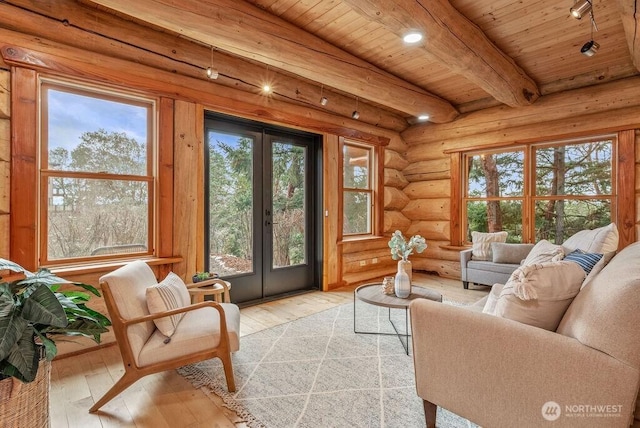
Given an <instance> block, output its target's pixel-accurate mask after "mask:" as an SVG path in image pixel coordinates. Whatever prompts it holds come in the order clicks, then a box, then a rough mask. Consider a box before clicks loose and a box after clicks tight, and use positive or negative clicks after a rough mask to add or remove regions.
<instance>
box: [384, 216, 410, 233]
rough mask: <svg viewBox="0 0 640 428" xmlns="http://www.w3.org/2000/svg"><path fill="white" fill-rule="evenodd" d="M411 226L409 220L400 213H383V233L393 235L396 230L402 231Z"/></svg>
mask: <svg viewBox="0 0 640 428" xmlns="http://www.w3.org/2000/svg"><path fill="white" fill-rule="evenodd" d="M409 226H411V220H409V219H408V218H407V217H406V216H405V215H404V214H402V213H401V212H400V211H385V212H384V232H385V233H393V232H395V231H396V230H400V231H404V230H407V229H408V228H409Z"/></svg>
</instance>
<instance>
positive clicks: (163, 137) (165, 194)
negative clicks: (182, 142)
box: [155, 97, 174, 257]
mask: <svg viewBox="0 0 640 428" xmlns="http://www.w3.org/2000/svg"><path fill="white" fill-rule="evenodd" d="M173 113H174V102H173V100H172V99H170V98H164V97H163V98H161V99H160V104H159V112H158V136H157V141H158V144H157V147H158V163H157V168H158V188H157V189H156V191H157V192H158V193H157V194H158V198H157V200H158V205H157V211H156V212H157V214H156V218H157V228H156V241H155V242H156V255H157V256H158V257H169V256H172V255H173V174H174V169H173Z"/></svg>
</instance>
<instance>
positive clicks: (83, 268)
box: [49, 257, 183, 277]
mask: <svg viewBox="0 0 640 428" xmlns="http://www.w3.org/2000/svg"><path fill="white" fill-rule="evenodd" d="M133 260H142V261H143V262H145V263H146V264H148V265H149V266H159V265H168V264H173V263H180V262H181V261H182V260H183V258H182V257H147V258H140V259H138V258H136V259H118V260H113V261H107V262H104V261H103V262H97V263H86V264H75V265H64V266H55V267H50V268H49V270H50V271H51V272H53V273H55V274H56V275H59V276H61V277H64V276H65V275H83V274H88V273H98V272H111V271H113V270H115V269H117V268H119V267H121V266H124V265H126V264H127V263H129V262H131V261H133Z"/></svg>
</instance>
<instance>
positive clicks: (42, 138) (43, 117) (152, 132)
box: [36, 76, 160, 267]
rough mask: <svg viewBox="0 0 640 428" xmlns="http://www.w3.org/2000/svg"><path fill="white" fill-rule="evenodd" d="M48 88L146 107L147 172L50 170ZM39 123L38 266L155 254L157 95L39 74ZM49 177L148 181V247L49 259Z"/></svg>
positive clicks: (157, 195) (157, 145) (102, 260)
mask: <svg viewBox="0 0 640 428" xmlns="http://www.w3.org/2000/svg"><path fill="white" fill-rule="evenodd" d="M48 90H57V91H61V92H67V93H71V94H78V95H81V96H86V97H92V98H96V99H101V100H107V101H114V102H119V103H123V104H129V105H134V106H138V107H144V108H146V109H147V114H146V122H147V123H146V128H147V141H146V142H145V145H146V159H147V161H146V171H145V175H130V174H116V173H108V172H87V171H62V170H55V169H49V168H47V166H48V129H47V123H48V98H47V96H46V93H47V91H48ZM37 91H38V100H39V103H38V116H39V117H38V124H39V127H38V129H39V133H38V137H37V153H38V159H37V167H36V170H37V174H38V180H37V182H38V187H37V190H36V194H37V199H38V214H37V215H38V223H37V229H38V230H37V232H36V236H37V237H38V239H37V250H36V251H37V256H38V264H39V265H40V266H53V267H55V266H65V265H74V264H82V263H86V262H104V261H109V260H120V259H130V258H132V257H136V258H140V257H143V258H146V257H151V256H154V255H155V254H156V245H155V243H156V241H157V237H156V230H157V226H156V223H157V222H158V219H157V216H158V213H157V212H158V209H157V207H158V206H159V205H160V202H159V201H158V198H159V191H158V188H159V185H158V184H159V183H158V181H159V177H158V175H159V174H158V152H159V141H158V140H159V138H158V123H159V118H158V116H159V106H160V102H159V99H158V98H155V97H153V96H149V95H146V94H139V93H137V92H135V91H131V90H125V89H121V88H114V87H111V86H108V85H100V84H94V83H89V82H83V81H78V80H70V79H64V78H59V77H49V76H38V79H37ZM52 177H60V178H73V179H95V180H107V181H129V182H141V183H146V184H147V192H148V194H147V198H148V203H147V207H148V209H147V242H146V246H147V250H146V251H132V252H121V253H116V254H102V255H95V256H91V255H87V256H82V257H67V258H59V259H49V257H48V242H49V236H48V233H49V219H48V213H49V210H48V206H49V203H48V199H49V196H50V195H49V190H50V189H49V179H50V178H52Z"/></svg>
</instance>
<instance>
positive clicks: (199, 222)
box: [194, 104, 229, 296]
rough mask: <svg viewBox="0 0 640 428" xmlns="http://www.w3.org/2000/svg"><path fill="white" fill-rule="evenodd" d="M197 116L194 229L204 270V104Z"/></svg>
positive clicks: (200, 266)
mask: <svg viewBox="0 0 640 428" xmlns="http://www.w3.org/2000/svg"><path fill="white" fill-rule="evenodd" d="M195 107H196V117H195V124H194V127H195V128H194V134H195V140H196V141H197V142H198V153H197V157H198V168H197V178H198V180H197V183H196V184H197V203H196V205H197V208H196V213H195V215H196V230H195V231H194V233H195V235H196V260H195V261H196V270H195V271H196V272H202V271H204V258H205V257H206V255H207V254H208V253H209V249H208V248H207V249H206V252H205V248H204V234H205V233H208V231H206V230H205V227H204V223H205V221H204V212H205V209H204V200H205V197H204V180H205V179H208V177H205V170H204V154H205V146H206V143H205V135H204V107H203V106H202V104H196V106H195ZM228 295H229V293H227V296H228Z"/></svg>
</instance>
